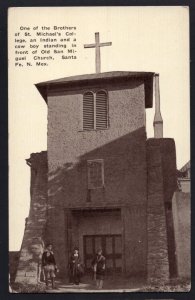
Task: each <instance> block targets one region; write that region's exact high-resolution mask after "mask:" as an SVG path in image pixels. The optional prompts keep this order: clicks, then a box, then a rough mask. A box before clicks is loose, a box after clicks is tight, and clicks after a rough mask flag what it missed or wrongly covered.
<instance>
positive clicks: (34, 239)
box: [15, 152, 47, 284]
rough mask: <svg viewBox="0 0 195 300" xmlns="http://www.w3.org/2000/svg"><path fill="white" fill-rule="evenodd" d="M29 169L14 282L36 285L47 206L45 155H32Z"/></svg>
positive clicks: (29, 160)
mask: <svg viewBox="0 0 195 300" xmlns="http://www.w3.org/2000/svg"><path fill="white" fill-rule="evenodd" d="M27 163H28V164H29V166H30V167H31V191H30V192H31V202H30V212H29V216H28V218H26V224H25V230H24V237H23V241H22V245H21V250H20V257H19V264H18V268H17V273H16V279H15V282H18V283H20V282H22V283H25V282H26V283H29V284H36V283H37V280H38V271H39V263H40V258H41V253H42V251H43V246H44V243H43V241H44V237H45V225H46V204H47V153H46V152H41V153H33V154H31V157H30V159H28V160H27Z"/></svg>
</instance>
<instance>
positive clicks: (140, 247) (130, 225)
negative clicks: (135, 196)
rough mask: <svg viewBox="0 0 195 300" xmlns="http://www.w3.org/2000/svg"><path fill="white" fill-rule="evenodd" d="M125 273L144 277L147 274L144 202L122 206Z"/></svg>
mask: <svg viewBox="0 0 195 300" xmlns="http://www.w3.org/2000/svg"><path fill="white" fill-rule="evenodd" d="M122 223H123V224H122V225H123V237H124V241H123V247H124V248H123V251H124V263H125V270H124V272H125V275H126V276H127V277H129V276H130V277H131V276H132V277H135V276H138V277H139V278H144V277H146V275H147V214H146V204H143V205H140V206H139V205H132V206H125V207H123V208H122Z"/></svg>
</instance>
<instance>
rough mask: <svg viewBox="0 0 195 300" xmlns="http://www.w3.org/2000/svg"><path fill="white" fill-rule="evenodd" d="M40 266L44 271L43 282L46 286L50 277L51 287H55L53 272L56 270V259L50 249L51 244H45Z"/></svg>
mask: <svg viewBox="0 0 195 300" xmlns="http://www.w3.org/2000/svg"><path fill="white" fill-rule="evenodd" d="M42 267H43V270H44V273H45V283H46V287H48V285H49V282H48V279H49V278H51V283H52V288H53V289H54V288H55V277H56V276H55V272H56V271H57V266H56V261H55V257H54V253H53V251H52V244H48V245H47V246H46V250H45V251H44V252H43V255H42Z"/></svg>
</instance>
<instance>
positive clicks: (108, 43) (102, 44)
mask: <svg viewBox="0 0 195 300" xmlns="http://www.w3.org/2000/svg"><path fill="white" fill-rule="evenodd" d="M111 45H112V42H107V43H100V45H99V46H100V47H102V46H111Z"/></svg>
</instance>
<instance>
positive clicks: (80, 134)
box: [48, 79, 145, 172]
mask: <svg viewBox="0 0 195 300" xmlns="http://www.w3.org/2000/svg"><path fill="white" fill-rule="evenodd" d="M118 86H120V84H118ZM97 89H106V90H107V92H108V98H109V128H108V129H107V130H97V131H96V130H92V131H82V102H83V93H84V92H85V91H86V89H83V88H81V89H79V88H78V90H76V91H66V92H63V93H62V92H61V93H60V94H59V93H57V92H56V93H55V92H53V93H52V94H51V92H50V91H49V95H48V160H49V170H50V172H51V171H55V170H56V169H57V168H58V166H62V165H64V164H66V163H71V162H72V163H76V162H78V160H79V158H80V157H81V156H82V155H84V154H86V153H89V152H91V151H93V150H94V149H97V148H98V147H102V146H104V145H106V144H108V143H110V142H112V141H114V140H117V139H119V138H120V137H122V136H125V135H127V134H129V133H130V132H133V131H135V130H137V129H139V128H141V127H143V126H144V125H145V124H144V122H145V120H144V115H145V91H144V83H143V82H142V81H141V80H138V79H137V80H131V81H129V83H128V84H127V83H126V85H125V86H124V85H122V84H121V87H120V88H116V87H113V86H112V85H111V84H106V83H105V84H102V85H101V86H91V87H88V90H97Z"/></svg>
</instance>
